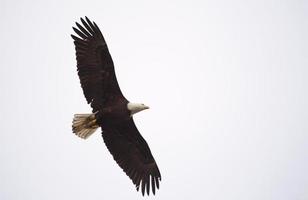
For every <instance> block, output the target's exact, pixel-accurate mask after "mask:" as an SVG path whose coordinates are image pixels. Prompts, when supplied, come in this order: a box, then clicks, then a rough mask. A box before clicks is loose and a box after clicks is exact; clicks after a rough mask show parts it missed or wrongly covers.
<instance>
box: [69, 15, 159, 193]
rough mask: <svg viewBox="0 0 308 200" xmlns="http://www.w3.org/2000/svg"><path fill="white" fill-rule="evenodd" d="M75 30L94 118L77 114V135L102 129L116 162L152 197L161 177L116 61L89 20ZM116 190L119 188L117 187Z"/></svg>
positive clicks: (83, 84) (81, 72) (82, 78)
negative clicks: (121, 82) (122, 87)
mask: <svg viewBox="0 0 308 200" xmlns="http://www.w3.org/2000/svg"><path fill="white" fill-rule="evenodd" d="M81 23H82V25H83V26H82V25H80V24H79V23H76V26H77V28H75V27H73V29H74V31H75V33H76V34H77V35H78V36H79V37H77V36H75V35H71V36H72V38H73V39H74V44H75V49H76V59H77V70H78V75H79V79H80V83H81V87H82V89H83V93H84V95H85V97H86V100H87V102H88V103H89V104H90V105H91V107H92V112H93V114H77V115H75V118H74V122H73V132H74V133H76V135H78V136H80V137H82V138H87V137H88V136H89V135H91V134H92V133H93V132H94V131H95V129H96V128H97V127H98V126H100V127H101V129H102V136H103V139H104V142H105V144H106V146H107V148H108V150H109V151H110V153H111V154H112V156H113V158H114V160H115V161H116V162H117V163H118V165H119V166H120V167H121V168H122V169H123V171H124V172H125V173H126V174H127V176H129V178H130V179H131V180H132V182H133V183H134V184H135V186H136V188H137V191H138V190H139V188H140V187H141V191H142V194H143V195H144V193H145V191H146V192H147V194H148V195H149V193H150V188H151V189H152V192H153V194H155V189H156V188H157V189H158V188H159V181H160V180H161V175H160V172H159V169H158V167H157V165H156V162H155V160H154V158H153V156H152V153H151V151H150V148H149V146H148V144H147V142H146V141H145V140H144V139H143V137H142V136H141V134H140V133H139V131H138V129H137V127H136V126H135V123H134V120H133V118H132V113H131V111H130V110H129V109H128V106H127V104H128V103H129V101H128V100H127V99H126V98H125V97H124V96H123V94H122V92H121V90H120V87H119V85H118V82H117V78H116V75H115V71H114V65H113V61H112V58H111V56H110V54H109V51H108V47H107V44H106V42H105V39H104V37H103V35H102V33H101V31H100V29H99V28H98V26H97V25H96V24H95V23H94V22H93V23H92V22H91V21H90V20H89V19H88V18H87V17H85V20H84V19H82V18H81ZM114 187H116V185H115V186H114Z"/></svg>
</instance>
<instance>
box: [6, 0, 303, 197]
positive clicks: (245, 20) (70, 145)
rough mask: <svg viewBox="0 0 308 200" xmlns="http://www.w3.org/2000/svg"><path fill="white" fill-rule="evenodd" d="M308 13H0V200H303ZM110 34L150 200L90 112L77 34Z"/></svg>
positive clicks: (40, 4) (271, 9) (218, 1)
mask: <svg viewBox="0 0 308 200" xmlns="http://www.w3.org/2000/svg"><path fill="white" fill-rule="evenodd" d="M307 13H308V1H304V0H302V1H298V0H292V1H291V0H289V1H278V0H276V1H275V0H261V1H246V0H234V1H227V0H215V1H214V0H213V1H211V0H202V1H201V0H200V1H195V0H190V1H163V0H157V1H151V2H150V1H136V0H130V1H117V0H113V1H105V0H98V1H80V0H70V1H63V2H62V1H60V0H55V1H10V0H4V1H3V0H1V2H0V22H1V28H0V29H1V31H0V36H1V37H0V44H1V47H0V88H1V104H0V109H1V110H0V111H1V115H0V124H1V126H2V127H1V139H0V162H1V163H0V199H1V200H42V199H43V200H55V199H57V200H68V199H74V200H84V199H91V200H102V199H124V198H125V199H134V200H135V199H154V198H155V199H162V200H170V199H177V200H182V199H183V200H184V199H185V200H187V199H208V200H247V199H249V200H276V199H279V200H307V199H308V172H307V169H308V123H307V119H308V105H307V103H308V95H307V91H308V79H307V76H308V20H307V19H308V14H307ZM85 15H87V16H88V17H90V19H91V20H94V21H95V22H96V23H97V24H98V25H99V27H100V28H101V30H102V32H103V34H104V36H105V38H106V41H107V43H108V45H109V49H110V52H111V55H112V57H113V60H114V63H115V68H116V73H117V76H118V80H119V83H120V86H121V88H122V90H123V92H124V94H125V96H126V97H127V98H128V99H129V100H130V101H134V102H143V103H145V104H147V105H149V106H150V107H151V109H150V110H148V111H144V112H142V113H139V114H137V115H136V117H135V121H136V124H137V126H138V127H139V130H140V132H141V133H142V135H143V136H144V138H145V139H146V140H147V142H148V144H149V145H150V148H151V150H152V153H153V155H154V157H155V159H156V161H157V163H158V165H159V167H160V171H161V174H162V182H161V188H160V190H159V191H158V192H157V195H156V196H155V197H153V196H151V197H146V198H143V197H142V195H141V193H140V192H139V193H137V192H136V191H135V188H134V186H133V184H132V182H131V181H130V180H129V179H128V177H127V176H126V175H125V174H124V173H123V172H122V170H121V169H120V168H119V167H118V166H117V164H116V163H115V161H114V160H113V159H112V156H111V154H110V153H109V152H108V150H107V148H106V147H105V145H104V143H103V140H102V138H101V133H100V131H97V133H96V134H95V135H93V136H92V137H90V138H89V139H88V140H86V141H84V140H81V139H80V138H78V137H76V136H75V135H74V134H72V131H71V121H72V117H73V114H74V113H88V112H89V111H90V107H89V105H87V104H86V101H85V98H84V96H83V94H82V90H81V88H80V85H79V79H78V77H77V73H76V61H75V50H74V46H73V42H72V39H71V38H70V34H71V33H72V29H71V27H72V26H73V25H74V22H75V21H79V17H82V16H85Z"/></svg>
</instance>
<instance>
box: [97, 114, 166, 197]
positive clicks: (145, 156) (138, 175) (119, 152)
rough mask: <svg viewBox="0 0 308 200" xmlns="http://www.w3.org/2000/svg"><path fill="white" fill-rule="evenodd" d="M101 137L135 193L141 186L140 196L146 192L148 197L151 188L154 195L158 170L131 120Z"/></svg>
mask: <svg viewBox="0 0 308 200" xmlns="http://www.w3.org/2000/svg"><path fill="white" fill-rule="evenodd" d="M102 135H103V138H104V141H105V144H106V146H107V148H108V150H109V151H110V153H111V154H112V155H113V158H114V160H115V161H116V162H117V163H118V165H119V166H120V167H121V168H122V169H123V170H124V171H125V172H126V174H127V175H128V176H129V177H130V179H131V180H132V182H133V183H134V184H135V186H136V189H137V191H138V190H139V188H140V184H141V192H142V194H144V193H145V192H146V193H147V194H148V195H149V193H150V188H151V187H152V192H153V194H155V189H156V188H155V187H157V189H158V183H156V184H154V181H155V180H157V182H158V181H159V180H160V178H161V177H160V173H159V169H158V167H157V165H156V162H155V160H154V158H153V156H152V153H151V151H150V148H149V146H148V145H147V143H146V141H145V140H144V139H143V137H142V136H141V135H140V133H139V131H138V129H137V127H136V125H135V123H134V121H133V119H130V120H129V121H127V122H123V123H122V124H120V125H118V126H117V127H114V128H112V129H110V130H107V131H104V132H103V134H102ZM122 160H125V162H122ZM150 176H151V177H150ZM151 182H152V184H151Z"/></svg>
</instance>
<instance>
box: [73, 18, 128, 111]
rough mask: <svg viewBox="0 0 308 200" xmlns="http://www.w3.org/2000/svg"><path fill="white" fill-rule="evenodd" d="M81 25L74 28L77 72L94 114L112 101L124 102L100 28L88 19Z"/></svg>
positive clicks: (77, 24) (82, 21)
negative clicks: (120, 100)
mask: <svg viewBox="0 0 308 200" xmlns="http://www.w3.org/2000/svg"><path fill="white" fill-rule="evenodd" d="M81 23H82V24H83V25H84V27H85V28H84V27H82V26H81V24H79V23H76V26H77V28H78V29H77V28H75V27H73V29H74V31H75V32H76V34H77V35H78V36H79V37H80V38H79V37H76V36H75V35H71V37H72V38H73V39H74V44H75V49H76V59H77V69H78V71H79V73H78V75H79V78H80V83H81V87H82V89H83V93H84V95H85V97H86V99H87V102H88V103H91V106H92V108H93V112H95V111H97V110H99V109H100V108H103V107H104V104H106V102H108V101H109V99H115V98H118V99H123V100H126V99H125V97H124V96H123V94H122V92H121V90H120V87H119V85H118V81H117V78H116V75H115V71H114V66H113V61H112V58H111V56H110V53H109V50H108V48H107V45H106V42H105V40H104V37H103V35H102V33H101V32H100V30H99V28H98V27H97V26H96V25H93V23H92V22H91V21H90V20H89V19H88V18H87V17H86V20H84V19H82V20H81Z"/></svg>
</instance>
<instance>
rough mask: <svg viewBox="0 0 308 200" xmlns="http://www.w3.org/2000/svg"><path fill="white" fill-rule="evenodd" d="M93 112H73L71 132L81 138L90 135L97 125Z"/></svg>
mask: <svg viewBox="0 0 308 200" xmlns="http://www.w3.org/2000/svg"><path fill="white" fill-rule="evenodd" d="M95 114H96V113H91V114H75V115H74V119H73V125H72V128H73V133H75V135H77V136H78V137H80V138H82V139H87V138H88V137H90V136H91V135H92V134H93V133H94V132H95V131H96V129H97V128H98V127H99V126H98V124H97V123H96V118H95Z"/></svg>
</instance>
